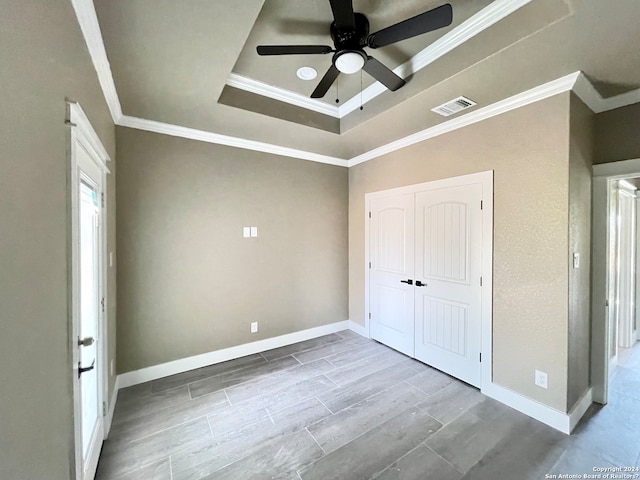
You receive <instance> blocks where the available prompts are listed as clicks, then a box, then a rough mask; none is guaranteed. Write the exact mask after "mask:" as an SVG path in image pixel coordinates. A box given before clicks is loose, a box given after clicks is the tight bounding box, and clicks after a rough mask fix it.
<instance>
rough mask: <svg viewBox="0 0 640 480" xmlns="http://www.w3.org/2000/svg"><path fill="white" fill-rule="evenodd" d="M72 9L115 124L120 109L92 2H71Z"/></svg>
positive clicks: (90, 0) (74, 0) (118, 118)
mask: <svg viewBox="0 0 640 480" xmlns="http://www.w3.org/2000/svg"><path fill="white" fill-rule="evenodd" d="M71 3H72V4H73V9H74V10H75V12H76V17H78V23H79V24H80V29H81V30H82V35H83V36H84V40H85V42H86V44H87V48H88V49H89V55H90V56H91V60H92V61H93V66H94V68H95V69H96V73H97V74H98V81H99V82H100V86H101V87H102V92H103V93H104V98H105V100H106V101H107V105H108V107H109V111H110V112H111V118H112V119H113V123H115V124H117V123H118V121H119V120H120V117H122V108H121V106H120V100H119V99H118V92H117V91H116V85H115V83H114V81H113V74H112V73H111V66H110V65H109V60H108V58H107V52H106V50H105V48H104V41H103V39H102V32H101V31H100V24H99V23H98V15H97V14H96V9H95V7H94V5H93V1H92V0H71Z"/></svg>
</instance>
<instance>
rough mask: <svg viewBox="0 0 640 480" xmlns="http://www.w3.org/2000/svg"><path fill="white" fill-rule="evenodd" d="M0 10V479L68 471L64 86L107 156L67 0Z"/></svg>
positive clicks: (96, 94)
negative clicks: (79, 107) (96, 135)
mask: <svg viewBox="0 0 640 480" xmlns="http://www.w3.org/2000/svg"><path fill="white" fill-rule="evenodd" d="M0 10H1V11H2V14H1V15H0V65H1V67H0V85H1V86H2V102H1V103H2V106H1V108H0V132H1V133H0V225H2V227H1V230H2V233H1V234H0V385H1V387H0V478H2V479H11V480H21V479H29V480H33V479H47V480H59V479H69V478H71V476H72V470H73V427H72V426H73V421H72V418H73V417H72V415H73V403H72V394H71V392H72V377H73V376H72V365H71V338H70V322H69V308H68V298H69V288H68V283H69V281H70V278H69V273H68V264H67V259H68V256H69V245H70V244H69V231H70V227H69V217H68V214H67V210H68V208H67V207H68V186H67V175H68V173H69V163H68V158H67V146H68V145H67V135H68V128H69V127H67V126H66V125H65V108H66V105H65V97H67V98H69V99H72V100H75V101H78V102H80V104H81V105H82V107H83V109H84V110H85V112H86V113H87V115H88V117H89V119H90V120H91V122H92V123H93V126H94V128H95V129H96V131H97V132H98V135H99V136H100V137H101V139H102V141H103V143H104V145H105V147H106V148H107V150H108V152H109V153H110V155H111V156H112V158H114V157H115V134H114V127H113V124H112V122H111V119H110V116H109V113H108V110H107V107H106V104H105V102H104V97H103V95H102V91H101V90H100V87H99V85H98V81H97V78H96V73H95V70H94V68H93V65H92V63H91V60H90V58H89V54H88V52H87V48H86V45H85V43H84V40H83V37H82V34H81V32H80V28H79V26H78V23H77V21H76V18H75V14H74V12H73V9H72V7H71V2H68V1H66V2H51V1H49V0H29V1H25V2H18V3H16V2H14V1H9V0H0ZM114 163H115V162H112V164H111V168H114V167H115V166H114ZM108 181H109V185H108V191H109V194H110V195H111V201H110V206H111V207H113V206H114V199H115V197H114V196H113V193H114V188H113V178H109V180H108ZM111 212H112V213H113V212H115V209H114V208H112V209H111ZM108 221H109V225H110V226H113V216H111V217H110V218H109V219H108ZM111 233H112V236H111V238H110V246H109V248H110V249H113V247H114V245H115V243H114V237H113V234H114V231H113V230H112V231H111ZM114 273H115V272H114V271H111V272H110V277H109V285H110V287H114V285H115V275H114ZM112 293H114V292H112ZM109 315H110V317H111V318H114V316H115V295H112V296H111V302H110V305H109ZM110 340H112V341H111V345H112V346H113V343H114V342H113V340H114V339H113V338H111V339H110Z"/></svg>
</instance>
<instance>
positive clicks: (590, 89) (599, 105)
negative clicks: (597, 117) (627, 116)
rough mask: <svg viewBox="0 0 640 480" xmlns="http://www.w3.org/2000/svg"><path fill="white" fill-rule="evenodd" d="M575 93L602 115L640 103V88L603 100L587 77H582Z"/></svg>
mask: <svg viewBox="0 0 640 480" xmlns="http://www.w3.org/2000/svg"><path fill="white" fill-rule="evenodd" d="M573 90H574V93H575V94H576V95H578V97H580V99H581V100H582V101H583V102H584V103H585V104H586V105H587V106H588V107H589V108H590V109H591V110H592V111H593V112H594V113H602V112H608V111H609V110H614V109H616V108H620V107H626V106H627V105H632V104H634V103H638V102H640V88H637V89H635V90H631V91H629V92H626V93H622V94H620V95H616V96H614V97H608V98H603V97H602V95H600V93H598V91H597V90H596V89H595V87H594V86H593V84H592V83H591V82H590V81H589V79H588V78H587V77H586V76H585V75H580V77H578V80H577V81H576V85H575V87H574V89H573Z"/></svg>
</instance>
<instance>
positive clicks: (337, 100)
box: [336, 78, 340, 103]
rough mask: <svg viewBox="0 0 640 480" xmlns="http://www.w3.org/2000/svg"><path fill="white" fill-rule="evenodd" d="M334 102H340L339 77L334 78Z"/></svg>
mask: <svg viewBox="0 0 640 480" xmlns="http://www.w3.org/2000/svg"><path fill="white" fill-rule="evenodd" d="M336 103H340V79H339V78H336Z"/></svg>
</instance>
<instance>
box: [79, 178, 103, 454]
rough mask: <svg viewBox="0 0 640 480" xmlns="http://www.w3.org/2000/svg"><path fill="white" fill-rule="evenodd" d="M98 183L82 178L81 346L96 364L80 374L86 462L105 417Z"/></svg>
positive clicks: (86, 360) (83, 358)
mask: <svg viewBox="0 0 640 480" xmlns="http://www.w3.org/2000/svg"><path fill="white" fill-rule="evenodd" d="M98 196H99V193H98V191H97V189H96V187H94V186H92V185H89V184H88V183H87V182H85V181H81V182H80V335H79V337H80V338H81V339H84V338H92V339H93V343H92V344H91V345H86V346H80V345H79V346H78V348H79V349H80V365H82V366H83V367H90V366H93V367H94V368H93V369H92V370H88V371H86V372H84V373H83V374H82V376H81V378H80V396H81V399H82V400H81V405H82V407H81V408H82V454H83V463H84V464H87V463H92V459H91V457H92V455H95V453H94V450H95V449H96V448H97V447H96V446H95V444H96V442H98V441H99V442H100V443H101V442H102V438H97V437H98V436H99V435H98V434H97V432H96V430H97V429H98V423H99V422H100V421H101V420H102V412H101V411H100V410H101V409H100V395H99V390H98V389H99V386H98V374H97V369H96V368H95V367H96V364H97V363H98V348H97V347H98V344H99V328H98V327H99V323H98V322H99V316H100V234H99V215H100V207H99V205H98Z"/></svg>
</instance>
